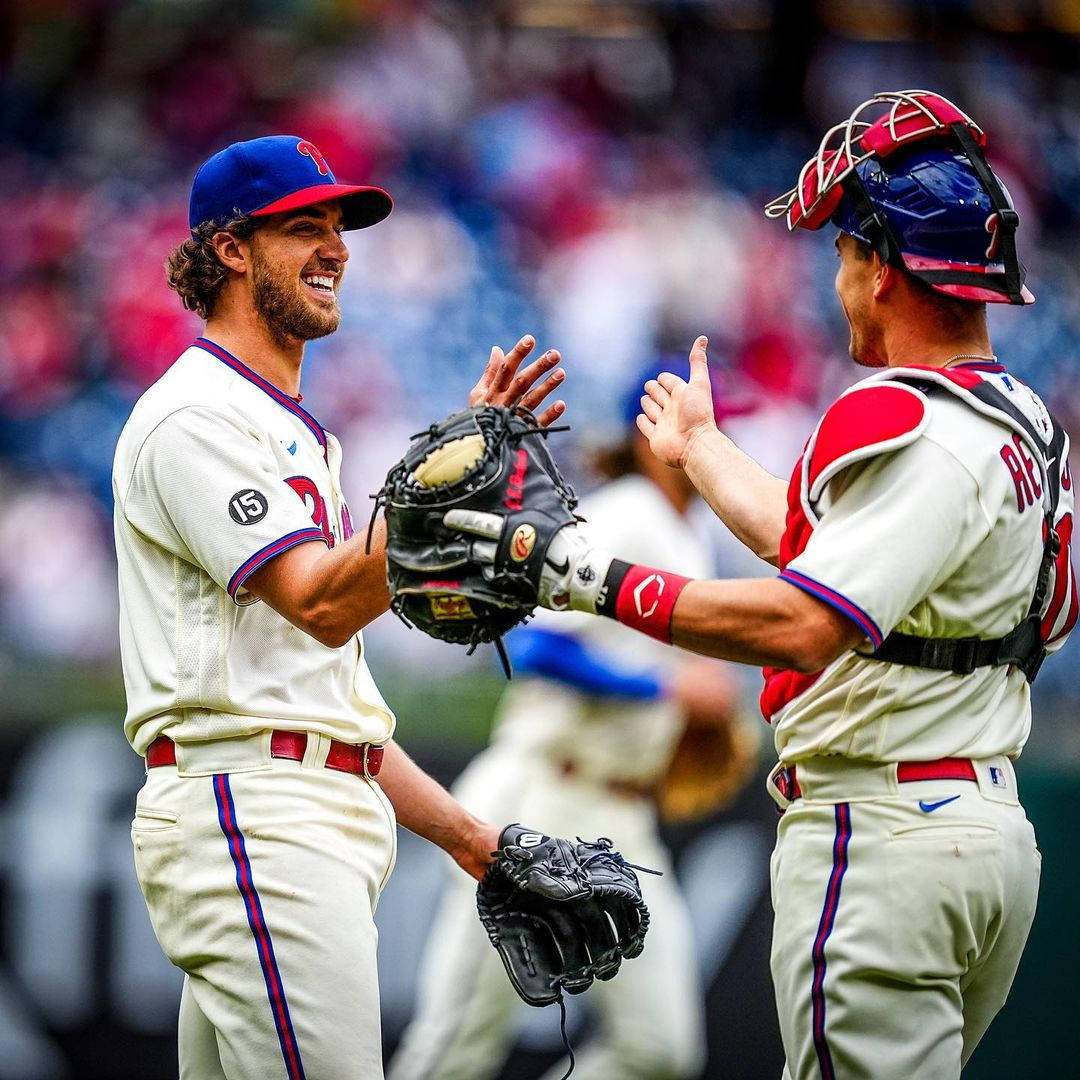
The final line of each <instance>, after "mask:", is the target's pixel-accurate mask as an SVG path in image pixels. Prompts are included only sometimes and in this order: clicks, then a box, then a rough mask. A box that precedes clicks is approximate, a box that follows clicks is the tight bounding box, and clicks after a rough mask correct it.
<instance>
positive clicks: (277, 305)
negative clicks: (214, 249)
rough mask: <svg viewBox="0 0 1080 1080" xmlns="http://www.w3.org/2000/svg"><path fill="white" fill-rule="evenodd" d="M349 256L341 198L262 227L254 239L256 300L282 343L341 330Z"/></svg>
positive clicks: (260, 313) (271, 220) (258, 309)
mask: <svg viewBox="0 0 1080 1080" xmlns="http://www.w3.org/2000/svg"><path fill="white" fill-rule="evenodd" d="M348 258H349V249H348V248H347V247H346V246H345V242H344V241H343V240H342V238H341V208H340V207H339V206H338V203H337V201H336V200H331V201H330V202H324V203H317V204H316V205H314V206H308V207H305V208H304V209H303V210H296V211H290V212H288V213H284V214H275V215H273V216H272V217H270V218H268V219H267V221H266V224H265V225H260V227H259V229H258V230H257V231H256V232H255V234H254V235H253V236H252V238H251V288H252V300H253V303H254V306H255V310H256V313H257V314H258V316H259V318H261V319H262V321H263V322H264V323H265V324H266V325H267V327H268V328H269V330H270V333H271V334H272V335H273V337H274V338H275V339H276V340H278V341H281V342H283V343H288V342H294V341H311V340H312V339H313V338H320V337H325V336H326V335H327V334H332V333H333V332H334V331H335V330H336V329H337V328H338V324H339V323H340V322H341V308H340V307H339V306H338V289H339V288H340V286H341V278H342V276H343V275H344V273H345V263H346V261H347V260H348Z"/></svg>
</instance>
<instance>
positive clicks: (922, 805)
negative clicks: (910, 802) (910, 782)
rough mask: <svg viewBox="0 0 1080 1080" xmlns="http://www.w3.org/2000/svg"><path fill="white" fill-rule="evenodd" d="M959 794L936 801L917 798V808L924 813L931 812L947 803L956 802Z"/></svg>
mask: <svg viewBox="0 0 1080 1080" xmlns="http://www.w3.org/2000/svg"><path fill="white" fill-rule="evenodd" d="M959 798H960V796H959V795H950V796H949V798H947V799H939V800H938V801H937V802H927V801H926V800H925V799H920V800H919V809H920V810H921V811H922V812H923V813H924V814H932V813H933V812H934V811H935V810H938V809H940V808H941V807H943V806H945V805H946V804H947V803H951V802H956V800H957V799H959Z"/></svg>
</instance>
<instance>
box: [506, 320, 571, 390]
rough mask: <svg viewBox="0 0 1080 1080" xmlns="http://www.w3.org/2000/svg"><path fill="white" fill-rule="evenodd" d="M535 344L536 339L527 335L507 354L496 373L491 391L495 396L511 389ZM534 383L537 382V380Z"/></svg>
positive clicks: (556, 361)
mask: <svg viewBox="0 0 1080 1080" xmlns="http://www.w3.org/2000/svg"><path fill="white" fill-rule="evenodd" d="M535 344H536V338H534V337H533V336H532V334H526V335H525V336H524V337H523V338H522V339H521V340H520V341H519V342H518V343H517V344H516V345H515V346H514V347H513V348H512V349H511V350H510V351H509V352H508V353H507V354H506V356H505V357H503V361H502V363H501V364H500V365H499V366H498V368H497V369H496V371H495V377H494V379H493V381H492V385H491V389H492V391H493V392H494V393H495V394H500V395H501V394H505V393H506V392H507V391H508V390H509V389H510V387H511V384H512V383H513V382H514V376H515V375H516V374H517V370H518V368H519V367H521V363H522V361H523V360H524V359H525V357H526V356H528V355H529V353H531V352H532V350H533V346H534V345H535ZM540 359H541V360H543V359H544V357H541V358H540ZM558 362H559V361H558V358H556V360H555V363H556V364H557V363H558ZM529 366H530V367H532V366H533V365H531V364H530V365H529ZM552 366H554V365H552ZM533 381H535V378H534V380H533Z"/></svg>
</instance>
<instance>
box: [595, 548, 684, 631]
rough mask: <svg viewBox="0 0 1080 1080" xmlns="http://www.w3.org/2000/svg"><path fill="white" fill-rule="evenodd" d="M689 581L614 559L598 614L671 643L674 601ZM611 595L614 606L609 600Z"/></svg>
mask: <svg viewBox="0 0 1080 1080" xmlns="http://www.w3.org/2000/svg"><path fill="white" fill-rule="evenodd" d="M620 572H621V573H620ZM692 580H693V579H692V578H686V577H683V576H682V575H680V574H672V573H670V572H669V571H667V570H656V569H654V568H653V567H651V566H632V565H629V564H627V563H624V562H622V561H621V560H619V559H614V560H612V569H611V572H609V574H608V580H607V585H608V586H609V590H608V592H607V597H605V600H604V601H602V602H601V603H600V604H597V611H598V612H599V613H600V614H601V615H607V616H609V617H611V618H613V619H616V620H617V621H618V622H621V623H623V624H624V625H625V626H630V627H633V629H635V630H640V631H641V632H642V633H643V634H648V635H649V636H650V637H654V638H657V639H659V640H660V641H663V642H665V643H666V644H670V643H671V613H672V610H673V609H674V607H675V601H676V600H678V598H679V594H680V593H681V592H682V591H683V589H684V588H686V586H687V584H688V583H689V582H690V581H692ZM612 595H613V596H614V602H613V603H612V602H611V600H610V599H608V597H611V596H612Z"/></svg>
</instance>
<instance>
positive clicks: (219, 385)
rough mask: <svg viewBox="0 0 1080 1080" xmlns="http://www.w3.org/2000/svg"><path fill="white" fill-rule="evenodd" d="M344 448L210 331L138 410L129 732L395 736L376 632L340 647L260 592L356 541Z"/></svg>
mask: <svg viewBox="0 0 1080 1080" xmlns="http://www.w3.org/2000/svg"><path fill="white" fill-rule="evenodd" d="M340 468H341V448H340V446H339V444H338V442H337V440H336V439H335V438H334V436H333V435H331V434H329V433H328V432H326V431H325V430H324V429H323V427H322V426H321V425H320V424H319V423H318V421H317V420H315V418H314V417H313V416H311V414H310V413H308V412H307V410H306V409H304V408H303V407H302V406H301V405H300V404H299V403H298V402H297V401H294V400H293V399H292V398H290V397H288V396H287V395H286V394H284V393H282V391H280V390H278V389H277V388H276V387H274V386H272V385H271V384H270V383H268V382H267V381H266V380H264V379H262V378H261V377H260V376H259V375H258V374H257V373H256V372H254V371H252V370H251V369H250V368H248V367H247V366H246V365H244V364H243V363H242V362H241V361H239V360H238V359H237V358H236V357H234V356H232V355H230V354H229V353H228V352H226V351H225V350H224V349H222V348H220V347H219V346H217V345H216V344H214V343H213V342H210V341H208V340H206V339H203V338H200V339H199V340H198V341H197V342H196V343H195V344H194V345H193V346H192V347H191V348H189V349H188V350H187V351H186V352H185V353H184V354H183V355H182V356H181V357H180V358H179V359H178V360H177V361H176V363H175V364H173V366H172V367H171V368H170V369H169V370H168V371H167V372H166V373H165V375H163V376H162V378H161V379H160V380H159V381H158V382H157V383H155V384H154V385H153V386H152V387H150V388H149V389H148V390H147V391H146V393H145V394H144V395H143V396H142V397H141V398H140V399H139V401H138V402H137V403H136V405H135V408H134V410H133V411H132V414H131V417H130V418H129V420H128V422H127V424H126V425H125V427H124V431H123V433H122V434H121V436H120V441H119V443H118V445H117V450H116V458H115V462H114V467H113V493H114V496H115V499H116V510H115V517H114V526H115V534H116V550H117V561H118V572H119V579H120V593H121V601H122V602H121V613H122V614H121V627H120V631H121V656H122V660H123V666H124V681H125V685H126V688H127V698H128V713H127V721H126V725H125V728H126V731H127V735H128V738H129V739H130V740H131V742H132V744H133V746H134V747H135V749H136V750H138V751H139V752H144V751H145V749H146V747H147V746H148V745H149V744H150V743H151V742H152V741H153V740H154V739H155V738H156V737H157V736H158V735H160V734H163V733H164V734H168V735H170V736H172V737H173V738H176V739H179V740H198V739H208V738H227V737H229V736H233V735H243V734H250V733H252V732H255V731H258V730H260V729H263V728H266V727H275V726H277V727H288V728H290V729H292V730H298V731H313V732H318V733H321V734H325V735H327V736H329V737H330V738H336V739H341V740H343V741H347V742H353V743H356V742H368V741H371V742H382V741H385V740H386V739H387V738H389V736H390V735H391V733H392V732H393V726H394V718H393V715H392V713H391V712H390V709H389V708H388V707H387V705H386V703H385V702H384V701H383V699H382V696H381V695H380V694H379V691H378V689H377V688H376V686H375V684H374V682H373V680H372V678H371V674H370V672H369V671H368V668H367V663H366V661H365V660H364V656H363V641H362V638H361V635H359V634H357V636H356V638H355V639H354V640H353V641H352V642H350V643H349V644H348V645H346V646H345V647H344V648H341V649H330V648H327V647H326V646H324V645H322V644H320V643H319V642H318V641H316V640H315V639H314V638H312V637H310V636H309V635H308V634H306V633H304V632H303V631H302V630H300V629H298V628H297V627H294V626H292V625H291V624H290V623H289V622H288V621H287V620H285V619H284V618H283V617H282V616H280V615H279V614H278V613H277V612H275V611H273V610H272V609H270V608H269V607H268V606H267V605H265V604H261V603H257V602H256V598H255V597H254V596H253V595H252V594H251V593H250V592H249V591H248V590H247V589H246V588H245V583H246V582H247V581H248V579H249V578H250V577H251V575H252V574H254V573H255V572H256V571H257V570H258V569H259V568H260V567H262V566H264V565H266V563H267V562H268V561H270V560H271V559H273V558H274V557H275V556H277V555H280V554H282V553H283V552H285V551H288V550H289V549H290V548H293V547H295V546H296V545H298V544H305V543H318V544H325V545H327V546H329V547H333V546H334V545H336V544H340V543H343V542H345V541H347V540H348V539H349V538H350V536H351V535H352V522H351V519H350V515H349V510H348V507H347V505H346V503H345V500H344V497H343V496H342V493H341V487H340V480H339V477H340Z"/></svg>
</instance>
